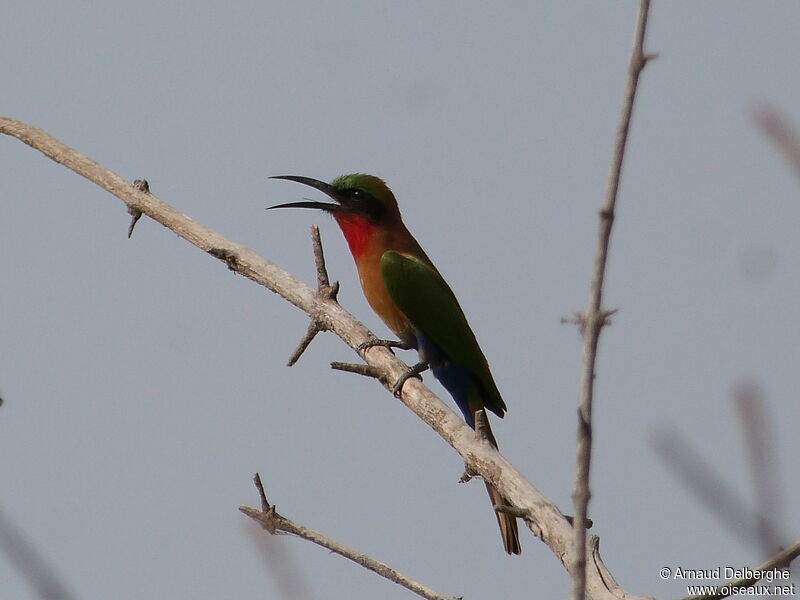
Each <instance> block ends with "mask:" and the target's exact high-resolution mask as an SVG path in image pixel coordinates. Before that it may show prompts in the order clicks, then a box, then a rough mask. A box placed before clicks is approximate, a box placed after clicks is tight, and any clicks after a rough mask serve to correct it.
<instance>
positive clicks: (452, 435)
mask: <svg viewBox="0 0 800 600" xmlns="http://www.w3.org/2000/svg"><path fill="white" fill-rule="evenodd" d="M0 133H3V134H6V135H10V136H13V137H15V138H17V139H19V140H20V141H22V142H24V143H25V144H28V145H29V146H31V147H33V148H35V149H36V150H39V151H40V152H42V153H43V154H45V155H46V156H48V157H50V158H51V159H53V160H54V161H56V162H58V163H61V164H63V165H64V166H66V167H67V168H69V169H71V170H72V171H74V172H75V173H77V174H79V175H81V176H83V177H85V178H86V179H88V180H89V181H92V182H93V183H95V184H97V185H99V186H100V187H102V188H103V189H105V190H107V191H109V192H110V193H112V194H113V195H115V196H116V197H118V198H120V199H121V200H122V201H123V202H124V203H125V204H126V205H127V206H129V207H134V208H137V209H139V210H141V211H142V212H143V213H144V214H146V215H148V216H149V217H150V218H152V219H153V220H154V221H156V222H158V223H161V224H162V225H163V226H164V227H167V228H168V229H170V230H171V231H173V232H174V233H176V234H177V235H179V236H180V237H182V238H184V239H185V240H187V241H188V242H190V243H192V244H194V245H195V246H197V247H198V248H200V249H202V250H203V251H204V252H208V253H209V254H210V255H211V256H214V257H215V258H218V259H219V260H221V261H223V262H224V263H225V264H226V265H227V267H228V268H229V269H231V270H232V271H234V272H236V273H239V274H241V275H244V276H245V277H248V278H249V279H252V280H253V281H254V282H256V283H258V284H260V285H263V286H264V287H266V288H267V289H269V290H272V291H273V292H275V293H277V294H279V295H280V296H281V297H282V298H284V299H286V300H287V301H289V302H290V303H292V304H294V305H295V306H297V307H298V308H300V309H301V310H303V311H304V312H305V313H306V314H308V315H309V316H312V315H315V314H322V315H324V317H325V320H326V323H327V324H328V325H329V327H330V330H331V331H332V332H334V333H335V334H336V335H338V336H339V337H340V338H341V339H342V340H343V341H344V342H345V343H346V344H347V345H348V346H350V347H351V348H353V349H354V350H355V349H356V348H358V347H359V346H361V344H363V343H364V342H367V341H370V340H374V339H376V336H375V335H374V334H373V333H372V332H371V331H369V330H368V329H367V328H366V327H364V325H363V324H361V323H360V322H359V321H358V320H357V319H356V318H355V317H353V316H352V315H351V314H350V313H348V312H347V311H346V310H345V309H344V308H342V307H341V306H340V305H339V304H338V303H333V302H325V301H323V300H322V299H320V297H319V294H318V293H317V292H316V291H315V290H313V289H311V288H310V287H308V286H307V285H305V284H304V283H303V282H301V281H300V280H298V279H297V278H296V277H294V276H293V275H292V274H291V273H288V272H286V271H284V270H283V269H281V268H280V267H278V266H277V265H276V264H274V263H272V262H271V261H269V260H267V259H265V258H263V257H261V256H259V255H258V254H257V253H255V252H254V251H253V250H250V249H249V248H246V247H244V246H242V245H240V244H236V243H234V242H232V241H231V240H228V239H226V238H225V237H224V236H222V235H220V234H219V233H217V232H215V231H212V230H211V229H209V228H207V227H204V226H203V225H201V224H199V223H198V222H197V221H195V220H194V219H191V218H190V217H189V216H187V215H185V214H183V213H182V212H180V211H178V210H177V209H175V208H174V207H172V206H170V205H169V204H167V203H165V202H163V201H162V200H160V199H159V198H157V197H156V196H155V195H154V194H144V193H142V192H141V191H139V190H137V189H135V188H134V187H133V186H132V185H131V184H130V182H128V181H126V180H125V179H123V178H122V177H120V176H119V175H117V174H116V173H114V172H112V171H110V170H109V169H107V168H106V167H104V166H103V165H101V164H99V163H97V162H95V161H93V160H91V159H90V158H88V157H87V156H84V155H83V154H81V153H80V152H78V151H76V150H75V149H73V148H70V147H69V146H67V145H66V144H64V143H62V142H60V141H58V140H57V139H55V138H54V137H53V136H51V135H49V134H48V133H47V132H45V131H43V130H41V129H39V128H38V127H34V126H32V125H28V124H27V123H23V122H21V121H16V120H14V119H9V118H7V117H1V116H0ZM360 355H361V356H362V358H364V360H365V361H366V362H367V363H368V364H369V365H370V366H372V367H373V368H375V369H376V371H377V372H378V373H379V380H380V381H381V383H382V384H383V386H384V387H385V388H386V389H387V390H390V391H391V388H392V386H391V384H390V383H389V382H394V381H397V380H398V378H399V377H400V376H401V375H402V374H403V373H406V372H408V365H406V364H405V363H404V362H403V361H401V360H400V359H398V358H397V357H396V356H394V355H393V354H392V353H391V352H390V351H389V350H387V349H377V350H373V351H371V352H362V353H360ZM401 401H402V402H403V403H404V404H405V405H406V406H408V408H410V409H411V410H412V411H413V412H414V413H415V414H416V415H417V416H418V417H419V418H420V419H422V420H423V421H424V422H425V423H427V424H428V425H429V426H430V427H431V428H432V429H433V430H434V431H436V432H437V433H438V434H439V435H440V436H441V437H442V439H443V440H444V441H445V442H447V443H448V444H449V445H450V446H452V447H453V448H454V449H455V450H456V451H457V452H458V453H459V454H460V455H461V456H462V457H463V458H464V461H465V462H466V463H467V464H468V465H469V467H470V468H471V469H472V470H473V471H475V472H477V473H480V474H481V477H483V478H484V479H485V480H488V481H490V482H491V484H492V485H493V486H494V487H495V488H497V490H498V491H499V492H500V494H501V495H502V496H503V498H506V499H508V501H509V502H510V503H512V504H513V505H514V506H518V507H521V508H528V509H530V511H531V515H532V516H531V519H530V520H528V521H526V523H527V525H528V527H529V528H530V529H531V530H532V531H533V532H534V534H535V535H537V536H538V537H540V538H541V539H542V541H543V542H544V543H545V544H546V545H547V546H548V548H550V550H551V551H552V553H553V555H554V556H556V557H557V558H558V560H559V561H560V562H561V563H562V564H563V565H564V567H565V568H567V569H569V570H571V569H572V565H573V564H574V562H575V560H574V557H575V547H574V544H573V543H571V541H572V539H573V532H572V527H571V525H570V524H569V522H568V521H567V520H566V519H565V518H564V515H563V514H562V513H561V511H560V510H559V509H558V507H556V506H555V504H553V503H552V502H551V501H550V500H548V499H547V498H546V497H545V496H544V495H543V494H542V493H541V492H540V491H539V490H538V489H536V487H535V486H533V485H532V484H531V483H530V482H529V481H528V480H527V479H526V478H525V477H524V476H523V475H522V474H521V473H520V472H519V471H518V470H517V469H516V468H515V467H514V466H513V465H512V464H511V463H509V462H508V461H507V460H506V459H505V458H503V456H501V455H500V454H499V452H498V451H497V450H496V449H495V448H492V447H491V446H490V445H489V444H484V443H482V442H479V441H478V440H477V439H476V437H475V432H474V431H473V430H472V428H471V427H469V425H467V424H466V423H465V422H464V419H463V418H461V416H460V415H457V414H456V413H455V412H454V411H453V410H452V409H451V408H450V407H448V406H447V405H446V404H445V403H444V402H442V401H441V399H440V398H438V397H437V396H436V395H435V394H433V393H432V392H431V391H430V390H429V389H428V388H426V387H425V386H424V385H423V384H422V382H420V381H417V380H414V379H412V380H409V381H408V382H407V383H406V385H405V387H404V388H403V397H402V398H401ZM586 583H587V586H586V594H587V597H589V598H591V599H592V600H612V599H613V600H617V599H619V598H626V599H627V600H634V599H635V598H636V597H635V596H633V595H632V594H629V593H628V592H626V591H625V590H624V589H622V588H621V587H620V586H619V585H618V584H617V583H616V582H615V581H614V579H613V577H610V574H609V573H608V571H607V569H605V567H604V566H603V564H602V562H601V561H600V558H599V556H596V555H595V554H593V555H592V561H591V563H589V566H588V567H587V570H586Z"/></svg>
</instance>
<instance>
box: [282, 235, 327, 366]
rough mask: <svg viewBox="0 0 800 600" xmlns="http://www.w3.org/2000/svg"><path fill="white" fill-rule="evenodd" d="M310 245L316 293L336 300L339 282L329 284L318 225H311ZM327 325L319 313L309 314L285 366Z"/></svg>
mask: <svg viewBox="0 0 800 600" xmlns="http://www.w3.org/2000/svg"><path fill="white" fill-rule="evenodd" d="M311 245H312V247H313V248H314V263H315V264H316V266H317V294H318V295H319V297H320V300H322V301H326V300H328V301H331V302H336V296H337V295H338V294H339V282H338V281H335V282H334V283H333V285H331V284H330V281H329V279H328V269H327V267H326V266H325V253H324V252H323V250H322V240H321V239H320V237H319V227H317V226H316V225H312V226H311ZM327 330H328V326H327V325H326V324H325V321H324V320H323V319H322V316H321V315H319V314H316V315H312V316H311V323H309V324H308V330H307V331H306V334H305V335H304V336H303V339H302V340H300V343H299V344H298V345H297V348H295V351H294V352H292V355H291V356H290V357H289V362H287V363H286V366H288V367H292V366H294V364H295V363H296V362H297V361H298V360H299V359H300V356H301V355H302V354H303V352H305V351H306V348H308V345H309V344H310V343H311V342H312V340H313V339H314V338H315V337H316V335H317V334H318V333H319V332H320V331H327Z"/></svg>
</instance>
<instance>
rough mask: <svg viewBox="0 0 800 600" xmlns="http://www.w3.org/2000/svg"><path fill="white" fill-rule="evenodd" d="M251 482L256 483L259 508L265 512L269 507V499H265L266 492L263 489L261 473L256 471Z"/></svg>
mask: <svg viewBox="0 0 800 600" xmlns="http://www.w3.org/2000/svg"><path fill="white" fill-rule="evenodd" d="M253 483H255V484H256V489H257V490H258V496H259V497H260V498H261V510H262V511H264V512H266V511H268V510H269V509H270V505H269V501H268V500H267V493H266V492H265V491H264V484H263V483H261V474H260V473H256V474H255V475H253Z"/></svg>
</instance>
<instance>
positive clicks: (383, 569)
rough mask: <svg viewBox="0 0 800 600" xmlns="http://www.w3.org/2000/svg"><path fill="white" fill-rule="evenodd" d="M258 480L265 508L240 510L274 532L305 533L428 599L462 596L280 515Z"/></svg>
mask: <svg viewBox="0 0 800 600" xmlns="http://www.w3.org/2000/svg"><path fill="white" fill-rule="evenodd" d="M255 483H256V487H257V488H258V491H259V496H260V498H261V504H262V510H257V509H255V508H251V507H249V506H240V507H239V510H240V511H242V512H243V513H244V514H246V515H247V516H248V517H250V518H251V519H254V520H256V521H258V522H259V523H260V524H261V526H262V527H263V528H264V529H266V530H267V531H268V532H269V533H271V534H273V535H275V534H278V533H289V534H292V535H296V536H298V537H301V538H303V539H304V540H308V541H309V542H313V543H314V544H317V545H318V546H322V547H323V548H327V549H328V550H330V551H331V552H334V553H336V554H338V555H339V556H343V557H344V558H347V559H349V560H352V561H353V562H354V563H356V564H359V565H361V566H362V567H364V568H365V569H369V570H370V571H372V572H374V573H377V574H378V575H380V576H381V577H385V578H386V579H388V580H390V581H393V582H394V583H396V584H398V585H402V586H403V587H404V588H406V589H408V590H411V591H412V592H414V593H415V594H418V595H419V596H422V597H423V598H427V599H428V600H460V599H457V598H454V597H452V596H444V595H442V594H439V593H438V592H435V591H433V590H432V589H430V588H429V587H426V586H424V585H422V584H421V583H418V582H417V581H414V580H413V579H411V578H410V577H408V576H407V575H403V574H402V573H400V572H399V571H397V570H396V569H393V568H392V567H390V566H389V565H387V564H385V563H382V562H380V561H377V560H375V559H374V558H370V557H369V556H367V555H365V554H362V553H360V552H357V551H356V550H353V549H352V548H348V547H347V546H345V545H344V544H340V543H339V542H337V541H335V540H332V539H330V538H329V537H326V536H324V535H322V534H321V533H317V532H316V531H313V530H311V529H309V528H308V527H304V526H303V525H299V524H298V523H295V522H294V521H290V520H289V519H287V518H286V517H283V516H281V515H279V514H278V512H277V511H276V510H275V505H274V504H273V505H269V503H268V502H267V499H266V494H265V493H264V486H263V485H262V484H261V477H259V475H258V474H256V477H255Z"/></svg>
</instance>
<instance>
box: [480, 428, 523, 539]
mask: <svg viewBox="0 0 800 600" xmlns="http://www.w3.org/2000/svg"><path fill="white" fill-rule="evenodd" d="M483 424H484V425H485V426H486V429H485V435H486V439H487V440H489V442H490V443H491V444H492V446H494V447H495V448H497V440H496V439H495V437H494V433H492V428H491V427H490V426H489V419H488V417H487V418H486V419H484V422H483ZM486 491H487V492H489V498H490V499H491V501H492V507H495V506H498V505H499V506H509V504H510V502H509V501H508V500H506V499H505V498H503V496H502V495H501V494H500V492H498V491H497V490H496V489H495V487H494V486H493V485H492V484H491V483H489V482H488V481H487V482H486ZM494 514H495V516H496V517H497V524H498V525H499V526H500V535H501V536H502V537H503V546H505V549H506V552H508V553H509V554H522V546H521V545H520V543H519V530H518V529H517V518H516V517H513V516H511V515H509V514H508V513H504V512H498V511H494Z"/></svg>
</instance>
